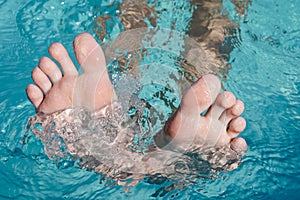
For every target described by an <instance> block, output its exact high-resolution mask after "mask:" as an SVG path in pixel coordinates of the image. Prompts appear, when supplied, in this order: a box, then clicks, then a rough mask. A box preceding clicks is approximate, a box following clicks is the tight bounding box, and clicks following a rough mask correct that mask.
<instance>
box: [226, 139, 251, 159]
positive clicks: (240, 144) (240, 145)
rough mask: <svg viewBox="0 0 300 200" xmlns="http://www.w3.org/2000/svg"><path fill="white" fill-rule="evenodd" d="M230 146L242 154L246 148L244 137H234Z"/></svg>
mask: <svg viewBox="0 0 300 200" xmlns="http://www.w3.org/2000/svg"><path fill="white" fill-rule="evenodd" d="M230 148H231V149H232V150H234V151H235V152H237V153H238V154H240V155H241V156H244V155H245V154H246V152H247V150H248V145H247V142H246V141H245V139H244V138H234V139H232V140H231V142H230Z"/></svg>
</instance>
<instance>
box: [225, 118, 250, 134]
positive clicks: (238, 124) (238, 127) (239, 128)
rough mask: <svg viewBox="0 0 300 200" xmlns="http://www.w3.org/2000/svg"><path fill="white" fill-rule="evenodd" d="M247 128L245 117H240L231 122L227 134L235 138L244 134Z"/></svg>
mask: <svg viewBox="0 0 300 200" xmlns="http://www.w3.org/2000/svg"><path fill="white" fill-rule="evenodd" d="M245 128H246V120H245V119H244V118H243V117H238V118H235V119H233V120H231V122H230V124H229V126H228V130H227V134H228V136H229V137H230V138H235V137H236V136H237V135H238V134H240V133H241V132H243V131H244V130H245Z"/></svg>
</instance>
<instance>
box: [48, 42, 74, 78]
mask: <svg viewBox="0 0 300 200" xmlns="http://www.w3.org/2000/svg"><path fill="white" fill-rule="evenodd" d="M49 54H50V55H51V56H52V57H53V58H54V59H55V60H56V61H57V62H58V63H59V64H60V66H61V67H62V70H63V73H64V75H65V76H76V75H78V72H77V70H76V67H75V65H74V63H73V62H72V60H71V58H70V56H69V54H68V52H67V50H66V49H65V47H64V46H63V45H62V44H60V43H54V44H52V45H51V46H50V47H49Z"/></svg>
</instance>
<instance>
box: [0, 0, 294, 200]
mask: <svg viewBox="0 0 300 200" xmlns="http://www.w3.org/2000/svg"><path fill="white" fill-rule="evenodd" d="M224 2H225V3H224V4H225V6H226V8H228V9H229V11H230V12H231V13H234V10H233V9H232V10H231V7H232V6H231V5H232V4H230V3H229V1H224ZM103 3H105V5H110V4H109V3H110V2H108V1H107V2H103ZM0 6H1V7H0V9H1V13H2V15H1V16H0V18H1V20H0V27H1V29H0V33H1V36H0V39H1V43H0V59H1V64H0V65H1V74H0V79H1V90H0V100H1V102H0V109H1V114H0V130H1V137H0V148H1V159H0V169H1V170H0V172H1V173H0V180H1V181H0V185H1V190H0V195H1V197H3V198H4V197H19V198H27V199H30V198H49V197H52V198H55V197H57V198H58V197H64V198H72V197H76V198H85V199H97V198H98V199H100V198H102V197H103V196H105V195H106V196H111V197H112V198H117V197H119V198H125V197H129V198H139V197H141V196H142V197H145V196H149V197H150V196H151V195H153V196H160V195H162V194H163V193H164V190H160V188H163V187H167V186H168V184H167V183H162V184H160V185H159V184H149V183H148V182H146V181H145V182H142V183H140V184H139V185H138V186H136V187H134V188H131V193H130V194H127V195H126V194H124V191H123V188H121V187H118V186H114V187H107V186H105V184H108V185H109V182H106V181H102V182H101V181H100V176H99V175H96V174H94V173H93V172H87V171H84V170H81V169H78V168H77V167H76V166H70V167H63V166H57V164H56V163H53V162H51V161H50V160H49V159H48V158H47V156H46V155H45V154H44V152H43V145H42V144H41V142H40V141H39V140H37V139H36V138H35V137H33V136H31V137H29V138H27V144H26V145H22V144H21V141H22V138H23V136H24V134H25V126H26V123H27V119H28V117H29V116H31V115H33V114H34V110H33V108H32V107H31V105H30V103H29V102H28V101H27V99H26V95H25V91H24V88H25V85H27V84H28V83H30V82H31V81H30V73H31V69H32V68H33V67H34V65H36V64H37V62H38V59H39V58H40V57H41V56H44V55H45V54H46V52H47V46H48V45H49V44H51V43H52V42H55V41H62V42H63V43H64V44H66V46H67V48H68V50H71V41H72V39H73V37H74V36H75V35H76V34H77V33H80V32H82V31H88V32H92V31H93V21H92V20H91V18H93V17H94V16H97V14H99V13H98V12H100V11H99V6H98V3H97V2H87V1H75V0H74V1H68V2H65V3H64V4H63V5H62V4H59V3H55V2H52V1H51V2H48V3H42V2H35V1H25V0H24V1H0ZM97 6H98V7H97ZM270 6H272V8H274V9H271V8H270ZM299 7H300V6H299V2H298V1H293V0H290V1H289V3H287V2H284V1H280V2H279V1H278V2H273V1H264V2H257V1H255V2H252V7H250V9H249V11H248V16H247V21H241V22H240V23H241V32H240V33H238V34H240V35H239V37H240V40H238V41H233V44H232V45H233V46H234V47H235V49H234V50H233V51H232V53H231V54H230V62H231V65H232V68H231V69H230V71H229V74H228V75H226V79H227V81H226V82H225V83H224V84H225V88H226V89H228V90H231V91H233V92H234V93H235V94H237V96H238V98H240V99H242V100H244V101H245V104H246V111H245V114H244V117H245V118H246V119H247V122H248V127H247V129H246V131H245V133H243V137H245V138H246V140H247V141H248V144H249V147H250V150H249V152H248V154H247V157H245V158H244V163H243V164H242V165H241V166H240V167H239V168H238V169H237V170H235V171H233V172H230V173H223V174H221V177H222V178H219V179H216V180H212V181H204V180H203V184H202V181H201V180H200V181H199V184H196V185H194V186H193V187H192V188H185V189H183V190H182V191H178V190H174V191H172V192H169V193H167V194H165V198H171V197H173V198H174V199H180V198H186V197H190V198H204V197H210V198H212V199H214V198H215V199H217V198H225V197H229V198H233V199H234V198H239V199H247V198H250V197H253V198H254V197H255V198H261V199H269V198H272V199H278V198H281V197H282V198H290V199H295V198H296V196H295V195H296V194H297V193H296V192H297V190H298V189H299V188H300V186H299V179H300V171H299V163H300V160H299V153H300V152H299V151H300V146H299V142H298V141H299V133H300V127H299V118H300V117H299V116H300V108H299V97H300V95H299V89H300V81H299V77H300V74H299V67H300V66H299V61H300V60H299V55H300V52H299V28H298V27H300V26H299V23H300V21H299V18H300V17H299V13H300V12H299ZM54 8H55V9H54ZM95 8H97V9H98V10H97V9H95ZM286 13H289V14H286ZM231 16H233V17H234V14H233V15H231ZM269 16H272V17H271V18H270V17H269ZM165 20H166V18H165ZM118 30H120V29H118ZM113 31H117V30H113ZM237 43H238V44H237ZM72 57H74V56H72ZM99 182H100V183H99ZM262 183H263V187H262ZM234 194H238V196H236V197H235V196H234ZM241 194H242V195H241Z"/></svg>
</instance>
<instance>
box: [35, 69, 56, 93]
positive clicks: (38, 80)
mask: <svg viewBox="0 0 300 200" xmlns="http://www.w3.org/2000/svg"><path fill="white" fill-rule="evenodd" d="M32 80H33V81H34V82H35V84H36V85H37V86H39V87H40V88H41V90H42V91H43V92H44V93H45V94H46V93H47V92H48V91H49V90H50V88H51V87H52V84H51V82H50V80H49V78H48V77H47V75H46V74H45V73H44V72H43V71H42V70H41V69H40V68H39V67H36V68H34V69H33V71H32Z"/></svg>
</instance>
